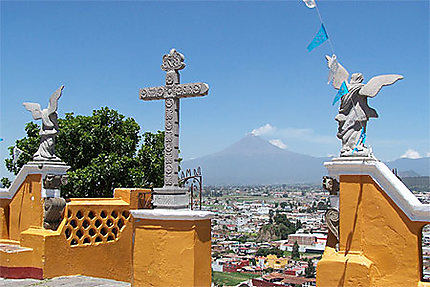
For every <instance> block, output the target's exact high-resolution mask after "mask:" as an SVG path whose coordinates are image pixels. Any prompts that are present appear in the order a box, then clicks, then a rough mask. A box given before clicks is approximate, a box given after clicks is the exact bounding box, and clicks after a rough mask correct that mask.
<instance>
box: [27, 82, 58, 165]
mask: <svg viewBox="0 0 430 287" xmlns="http://www.w3.org/2000/svg"><path fill="white" fill-rule="evenodd" d="M63 88H64V86H61V87H59V88H58V89H57V90H56V91H55V92H54V93H53V94H52V95H51V97H50V98H49V105H48V108H47V109H43V110H42V109H41V108H40V104H37V103H23V105H24V107H25V108H26V109H27V110H29V111H30V112H31V114H32V115H33V119H35V120H40V119H42V127H41V129H40V132H39V134H40V145H39V149H38V150H37V152H36V153H35V154H34V155H33V160H35V161H61V159H60V158H58V157H57V156H56V155H55V136H56V135H57V133H58V121H57V117H58V115H57V107H58V99H59V98H60V97H61V92H62V90H63Z"/></svg>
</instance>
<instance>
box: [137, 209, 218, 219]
mask: <svg viewBox="0 0 430 287" xmlns="http://www.w3.org/2000/svg"><path fill="white" fill-rule="evenodd" d="M130 213H131V214H132V215H133V217H134V218H137V219H155V220H206V219H212V218H214V216H215V214H214V213H213V212H209V211H200V210H186V209H136V210H130Z"/></svg>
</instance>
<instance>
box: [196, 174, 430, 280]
mask: <svg viewBox="0 0 430 287" xmlns="http://www.w3.org/2000/svg"><path fill="white" fill-rule="evenodd" d="M412 183H413V184H415V186H418V188H417V189H415V190H414V191H413V192H414V193H415V195H416V196H417V197H418V198H419V200H420V201H421V202H423V203H429V202H430V191H429V186H428V184H426V183H424V184H423V183H422V182H419V183H418V184H416V183H414V182H412ZM328 208H330V202H329V193H328V192H327V191H325V190H323V188H322V187H321V186H319V185H286V184H284V185H264V186H228V187H219V186H208V187H205V188H204V191H203V196H202V209H204V210H209V211H212V212H215V213H216V214H217V216H216V218H215V219H214V220H213V221H212V274H213V279H212V280H213V285H214V286H242V287H245V286H315V270H316V265H317V263H318V261H319V260H320V259H321V256H322V254H323V252H324V248H325V244H326V240H327V234H328V229H327V226H326V224H325V219H324V214H325V212H326V210H327V209H328ZM422 235H423V240H422V253H423V263H424V264H423V266H424V267H423V274H424V279H430V225H426V227H425V228H424V229H423V232H422Z"/></svg>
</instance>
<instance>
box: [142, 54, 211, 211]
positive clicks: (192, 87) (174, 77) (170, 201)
mask: <svg viewBox="0 0 430 287" xmlns="http://www.w3.org/2000/svg"><path fill="white" fill-rule="evenodd" d="M183 68H185V63H184V56H183V55H182V54H181V53H179V52H177V51H176V50H175V49H172V50H170V53H169V54H167V55H164V56H163V64H162V65H161V69H162V70H163V71H166V85H165V86H159V87H151V88H143V89H140V90H139V98H140V99H141V100H144V101H152V100H165V125H164V127H165V137H164V187H163V188H157V189H154V193H155V194H154V199H153V205H154V206H155V207H156V208H184V207H186V206H187V205H188V198H187V196H186V189H185V188H179V186H178V170H179V162H178V158H179V155H178V150H179V99H181V98H190V97H202V96H205V95H207V94H208V91H209V86H208V85H207V84H206V83H191V84H180V79H179V76H180V75H179V70H182V69H183Z"/></svg>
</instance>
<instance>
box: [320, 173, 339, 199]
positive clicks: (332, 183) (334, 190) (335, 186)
mask: <svg viewBox="0 0 430 287" xmlns="http://www.w3.org/2000/svg"><path fill="white" fill-rule="evenodd" d="M322 185H323V188H324V189H325V190H327V191H328V192H329V193H330V195H338V194H339V181H337V179H335V178H333V177H329V176H323V181H322Z"/></svg>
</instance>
